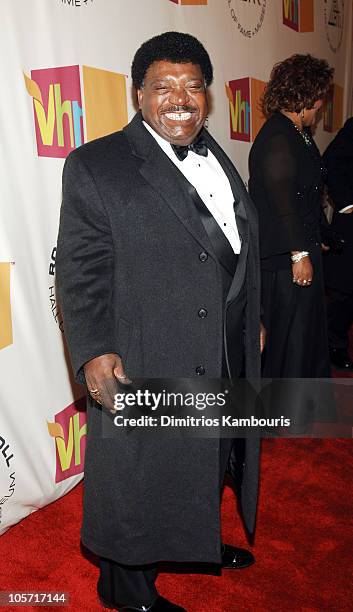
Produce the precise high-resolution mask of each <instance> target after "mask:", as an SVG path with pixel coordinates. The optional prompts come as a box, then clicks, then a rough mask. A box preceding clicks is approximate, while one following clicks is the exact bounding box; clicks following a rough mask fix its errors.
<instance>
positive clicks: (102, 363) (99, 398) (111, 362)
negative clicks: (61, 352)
mask: <svg viewBox="0 0 353 612" xmlns="http://www.w3.org/2000/svg"><path fill="white" fill-rule="evenodd" d="M84 372H85V377H86V383H87V388H88V391H89V393H90V395H91V396H92V397H93V399H94V400H95V401H96V402H98V404H102V405H104V406H105V407H106V408H108V409H109V410H113V408H114V396H115V394H116V393H118V391H119V388H118V381H119V382H120V383H122V384H124V385H129V384H130V383H131V380H130V379H129V378H128V377H127V376H126V375H125V372H124V367H123V364H122V361H121V358H120V357H119V355H116V354H115V353H108V354H106V355H100V356H99V357H95V358H94V359H91V360H90V361H87V363H85V365H84Z"/></svg>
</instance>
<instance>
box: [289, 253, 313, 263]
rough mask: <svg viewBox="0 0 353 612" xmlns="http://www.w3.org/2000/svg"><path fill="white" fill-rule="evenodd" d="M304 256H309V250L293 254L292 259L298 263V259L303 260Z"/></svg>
mask: <svg viewBox="0 0 353 612" xmlns="http://www.w3.org/2000/svg"><path fill="white" fill-rule="evenodd" d="M304 257H309V252H308V251H300V253H296V254H295V255H291V260H292V262H293V263H298V261H301V260H302V259H304Z"/></svg>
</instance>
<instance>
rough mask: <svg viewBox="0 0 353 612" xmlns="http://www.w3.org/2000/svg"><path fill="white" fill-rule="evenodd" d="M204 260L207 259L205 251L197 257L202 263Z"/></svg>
mask: <svg viewBox="0 0 353 612" xmlns="http://www.w3.org/2000/svg"><path fill="white" fill-rule="evenodd" d="M206 259H208V255H207V253H206V251H201V253H200V255H199V260H200V261H202V262H204V261H206Z"/></svg>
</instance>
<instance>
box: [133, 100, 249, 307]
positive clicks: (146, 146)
mask: <svg viewBox="0 0 353 612" xmlns="http://www.w3.org/2000/svg"><path fill="white" fill-rule="evenodd" d="M124 132H125V134H126V136H127V138H128V140H129V142H130V146H131V148H132V151H133V153H134V154H135V155H136V156H137V157H140V158H142V160H143V163H142V164H141V167H140V173H141V174H142V176H143V177H144V179H145V180H146V181H147V182H148V183H149V184H150V185H151V186H152V187H153V188H154V189H155V190H156V192H158V193H159V195H160V196H161V197H162V198H163V199H164V200H165V202H166V204H168V206H170V208H171V209H172V210H173V212H174V213H175V214H176V215H177V217H178V218H179V220H180V221H181V223H183V225H184V226H185V228H186V229H187V230H188V231H189V232H190V233H191V234H192V235H193V236H194V238H195V239H196V240H197V241H198V242H199V244H200V245H201V246H202V248H204V249H205V250H207V251H208V253H209V254H210V255H211V256H212V257H213V259H215V260H217V261H218V257H217V255H216V253H215V251H214V248H213V245H212V243H211V241H210V239H209V237H208V235H207V233H206V230H205V229H204V227H203V224H202V222H201V219H200V215H199V213H198V211H197V210H196V206H195V202H194V201H193V193H192V189H191V190H190V183H189V182H188V181H187V180H186V178H185V177H184V176H183V175H182V173H181V172H180V171H179V170H178V168H177V167H176V166H175V165H174V164H173V162H172V161H171V160H170V159H169V158H168V156H167V155H166V154H165V153H164V151H162V149H161V148H160V147H159V145H158V144H157V143H156V141H155V140H154V138H153V136H152V135H151V134H150V133H149V132H148V130H146V128H145V127H144V126H143V124H142V116H141V113H140V112H139V113H137V114H136V115H135V117H134V118H133V119H132V121H131V122H130V123H129V124H128V125H127V126H126V127H125V128H124ZM203 134H204V136H205V139H206V141H207V146H208V147H209V148H210V150H211V151H212V153H213V154H214V155H215V156H216V158H217V159H218V161H219V163H220V164H221V166H222V168H223V170H224V172H225V173H226V175H227V177H228V179H229V182H230V186H231V189H232V191H233V195H234V214H235V217H236V222H237V227H238V230H239V234H240V237H241V241H242V248H241V252H240V255H239V260H238V265H237V269H236V273H235V276H234V279H233V282H232V285H231V287H230V290H229V293H228V297H227V304H229V303H230V302H232V301H234V300H235V299H236V297H237V296H238V294H239V292H240V289H241V288H242V286H243V283H244V278H245V273H246V262H247V256H248V248H249V224H248V218H247V213H246V208H245V204H244V202H245V201H246V199H247V198H248V194H247V192H246V189H245V187H244V184H243V182H242V180H241V178H240V177H239V175H238V174H237V172H236V171H235V169H234V166H233V164H232V162H231V161H230V159H229V158H228V157H227V155H226V154H225V153H224V151H222V149H221V148H220V147H219V146H218V144H217V143H216V141H215V140H214V139H213V138H212V137H211V136H210V134H209V133H208V132H207V130H203ZM191 187H192V186H191Z"/></svg>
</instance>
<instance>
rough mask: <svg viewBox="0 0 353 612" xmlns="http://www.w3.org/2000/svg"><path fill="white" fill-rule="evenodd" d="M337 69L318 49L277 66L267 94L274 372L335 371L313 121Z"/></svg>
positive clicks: (253, 158)
mask: <svg viewBox="0 0 353 612" xmlns="http://www.w3.org/2000/svg"><path fill="white" fill-rule="evenodd" d="M332 75H333V70H332V69H331V68H330V67H329V65H328V64H327V62H326V61H325V60H319V59H316V58H314V57H312V56H311V55H298V54H297V55H293V56H292V57H290V58H288V59H286V60H284V61H283V62H281V63H279V64H277V65H275V66H274V68H273V70H272V73H271V77H270V81H269V83H268V85H267V87H266V89H265V92H264V96H263V100H262V108H263V112H264V114H265V116H267V117H268V120H267V121H266V123H265V124H264V126H263V127H262V129H261V130H260V132H259V134H258V135H257V137H256V139H255V141H254V144H253V146H252V149H251V152H250V158H249V165H250V180H249V191H250V195H251V197H252V199H253V201H254V202H255V205H256V207H257V210H258V213H259V225H260V250H261V265H262V299H263V303H262V306H263V321H264V325H265V327H266V330H267V338H266V351H265V355H264V369H263V376H264V377H268V378H321V377H322V378H326V377H329V376H330V365H329V354H328V343H327V330H326V315H325V301H324V285H323V275H322V261H321V251H322V248H324V247H323V245H322V242H323V239H322V234H321V226H322V225H323V224H326V223H325V217H324V213H323V209H322V186H323V180H324V168H323V163H322V160H321V157H320V153H319V151H318V149H317V147H316V145H315V143H314V141H313V139H312V136H311V131H310V127H311V126H312V125H314V123H315V120H316V114H317V112H318V111H319V109H320V108H321V106H322V102H323V99H324V97H325V95H326V94H327V91H328V89H329V87H330V84H331V80H332Z"/></svg>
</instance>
